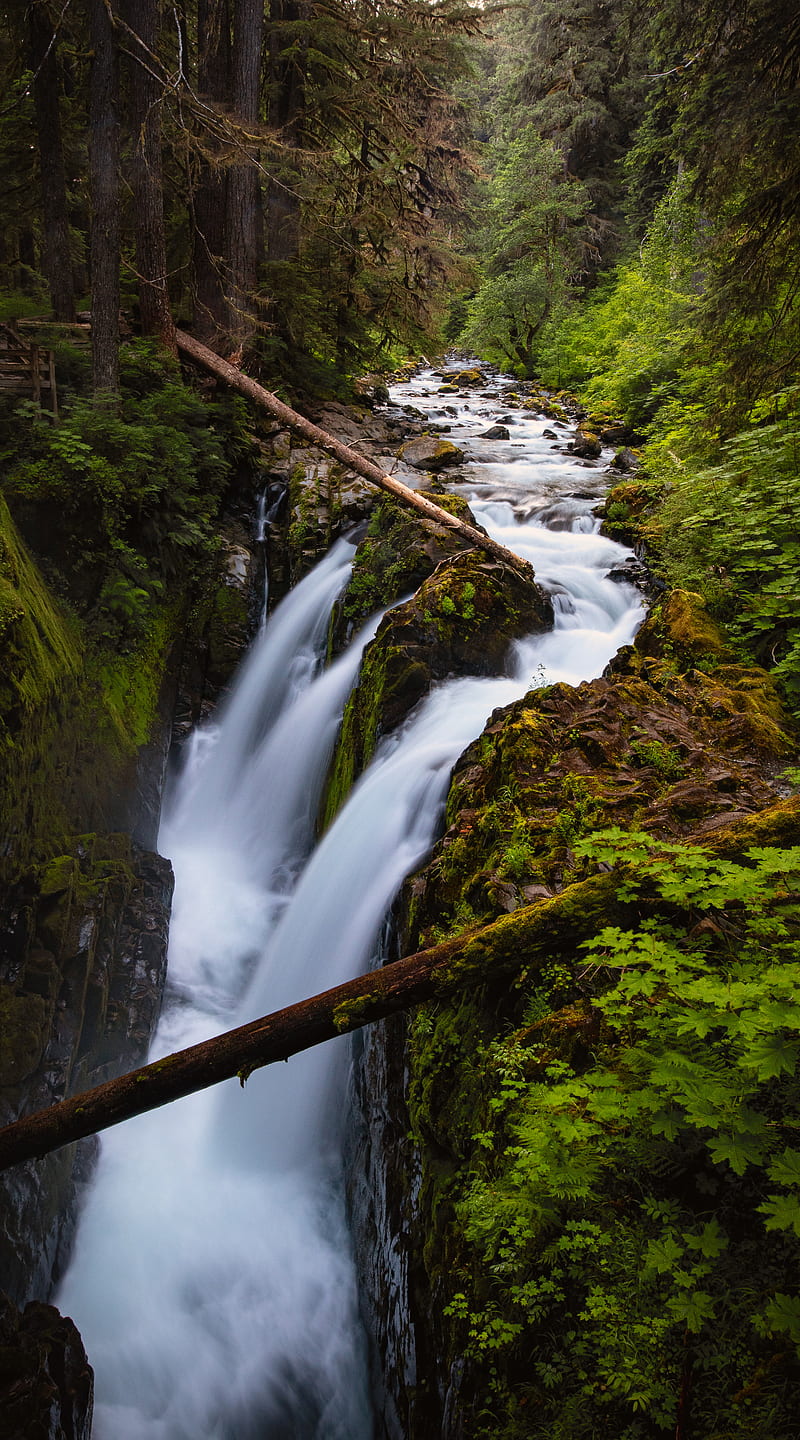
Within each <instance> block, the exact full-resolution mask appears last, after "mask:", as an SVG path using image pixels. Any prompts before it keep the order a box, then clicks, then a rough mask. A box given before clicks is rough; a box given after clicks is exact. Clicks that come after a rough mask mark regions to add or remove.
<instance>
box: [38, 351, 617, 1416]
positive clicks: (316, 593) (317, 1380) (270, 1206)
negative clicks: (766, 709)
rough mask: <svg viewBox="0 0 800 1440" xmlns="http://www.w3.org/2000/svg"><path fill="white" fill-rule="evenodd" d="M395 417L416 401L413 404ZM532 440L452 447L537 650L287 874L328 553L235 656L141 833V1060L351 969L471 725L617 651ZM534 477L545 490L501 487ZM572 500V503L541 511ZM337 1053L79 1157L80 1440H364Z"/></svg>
mask: <svg viewBox="0 0 800 1440" xmlns="http://www.w3.org/2000/svg"><path fill="white" fill-rule="evenodd" d="M423 382H424V377H423V381H421V382H416V383H417V386H418V387H419V385H420V384H421V383H423ZM405 395H408V396H410V398H412V399H413V400H414V403H415V404H419V403H420V401H419V396H418V391H417V390H414V388H413V386H408V387H404V396H405ZM480 423H481V410H480V407H478V406H476V407H474V408H473V410H472V411H471V412H470V413H469V414H468V413H467V407H466V406H464V407H461V408H460V410H459V411H458V414H457V420H456V425H455V426H454V427H453V428H454V429H460V430H462V431H464V432H465V434H466V436H467V437H469V431H470V427H472V428H474V427H476V426H479V425H480ZM483 423H485V421H484V422H483ZM543 423H544V422H541V421H540V420H536V418H535V417H527V416H526V417H525V418H524V420H521V421H520V422H519V426H518V429H517V430H516V431H515V434H516V435H518V436H519V443H520V444H521V445H522V447H523V450H524V462H523V464H522V465H520V463H519V462H518V461H509V462H508V463H506V464H505V465H504V466H501V465H500V464H499V462H497V461H495V460H486V459H485V457H484V458H483V459H482V458H481V453H480V443H481V442H478V441H475V443H474V453H475V454H476V468H475V472H474V474H473V476H472V478H471V479H469V480H468V482H467V489H468V493H470V494H471V496H472V503H473V508H474V510H475V513H476V515H477V517H478V519H479V520H480V521H481V523H482V524H484V525H485V526H486V528H487V530H489V532H490V534H492V535H493V536H494V537H495V538H497V539H500V540H502V542H503V543H504V544H506V545H508V546H510V548H513V549H515V550H517V551H518V552H519V553H521V554H523V555H525V557H526V558H528V559H530V560H531V561H532V563H533V564H534V567H535V569H536V570H537V574H538V576H539V578H540V580H541V581H542V583H544V584H546V585H547V586H548V587H549V588H551V589H552V590H553V592H554V597H555V602H556V603H555V608H556V628H555V630H554V631H553V632H552V633H551V634H548V635H544V636H537V637H535V638H532V639H528V640H526V641H523V642H520V643H519V644H518V645H517V646H516V648H515V652H514V656H513V664H512V667H511V668H512V673H511V674H510V675H507V676H503V677H501V678H498V679H490V680H485V679H482V680H477V679H460V680H455V681H451V682H448V683H447V684H445V685H442V686H440V687H438V688H437V689H436V690H435V691H434V692H433V693H432V694H431V696H430V697H429V698H428V699H427V700H426V701H424V702H423V703H422V704H421V705H420V706H419V707H418V708H417V710H416V711H415V712H414V713H413V714H412V715H411V716H410V717H409V719H408V720H407V722H406V723H405V725H404V726H402V727H401V728H400V730H399V731H398V732H396V733H395V734H394V735H392V736H390V737H388V738H387V739H386V740H385V741H384V742H383V743H382V744H381V745H380V746H379V748H378V750H377V753H376V755H375V757H374V759H373V762H372V764H371V765H370V767H369V769H368V770H367V772H366V773H365V774H364V775H363V776H362V777H361V779H360V780H359V782H358V783H357V785H356V786H355V787H354V789H353V792H352V794H351V796H350V797H349V799H348V801H347V803H346V804H345V805H344V807H343V808H342V810H341V812H340V814H339V815H338V817H337V819H336V821H335V822H334V824H333V825H332V826H331V828H330V829H329V831H328V832H327V834H326V835H325V837H324V838H323V840H322V841H321V842H320V844H319V845H318V846H317V848H316V850H314V851H313V853H311V854H310V858H309V851H310V850H311V845H312V834H313V817H314V814H315V811H316V808H317V803H318V798H319V792H320V789H321V786H322V783H323V780H324V774H325V769H326V766H327V763H328V758H329V755H330V751H331V747H332V744H333V740H334V735H335V731H336V727H337V724H338V721H339V717H340V715H341V711H342V707H343V705H344V701H345V698H346V694H347V691H348V688H349V686H350V685H351V683H352V681H353V679H354V677H355V674H356V671H357V667H358V663H359V659H360V655H361V651H362V649H363V646H364V644H365V643H366V641H367V639H368V637H369V634H370V633H371V630H370V628H368V629H367V631H365V632H364V633H362V634H361V635H360V636H359V637H358V638H357V640H356V641H355V642H354V644H353V645H352V646H351V647H350V649H349V650H348V652H347V653H346V655H344V656H343V657H342V658H341V660H339V661H338V662H337V663H336V664H335V665H334V666H332V667H330V669H328V670H326V671H320V650H321V646H322V643H323V638H324V634H325V629H326V625H327V616H328V612H329V609H330V606H331V604H332V602H333V600H334V598H335V596H336V595H337V594H338V593H339V591H340V589H341V587H342V585H343V583H344V581H345V579H346V576H347V573H348V569H349V560H350V556H351V554H352V547H351V546H347V545H346V544H344V543H340V545H339V546H337V547H335V548H334V550H333V551H332V552H331V554H330V555H329V556H328V557H327V558H326V559H325V560H324V561H323V562H322V564H321V565H320V566H318V567H317V569H316V570H315V571H314V572H313V574H312V575H311V576H309V577H308V578H307V579H306V580H305V581H303V583H302V584H301V585H300V586H299V587H298V588H297V589H296V590H295V591H294V592H293V593H292V595H290V596H289V597H288V598H287V600H286V601H285V602H284V603H283V605H282V606H281V607H280V608H279V610H278V611H277V612H276V613H275V616H274V617H273V618H272V619H271V620H270V622H269V624H268V625H267V627H266V629H265V631H264V632H263V633H262V635H261V636H260V637H259V639H258V640H257V642H256V643H255V645H254V647H253V651H252V653H251V655H250V657H249V659H248V661H247V662H246V664H245V666H244V667H243V670H242V673H241V675H240V677H239V679H238V682H237V685H236V688H235V691H234V693H233V694H232V696H231V699H230V701H229V703H228V705H227V707H226V708H225V710H224V711H223V712H222V713H221V714H220V716H219V720H218V723H217V724H216V725H215V726H214V728H213V730H212V731H210V732H209V733H206V734H204V735H203V736H202V737H201V738H200V740H199V742H198V743H197V744H196V745H195V747H194V748H193V751H192V754H191V755H190V758H189V762H188V763H187V765H186V767H185V770H184V773H183V775H182V776H181V779H180V782H179V784H178V785H177V787H176V789H175V792H174V794H173V797H172V801H171V804H170V807H169V813H168V814H167V816H166V817H165V821H164V826H163V831H162V838H161V845H162V848H163V849H164V851H165V853H166V854H168V855H170V857H171V858H172V860H173V864H174V866H175V871H176V898H175V907H174V916H173V925H172V937H171V944H170V981H169V996H168V1002H167V1004H166V1005H165V1011H164V1017H163V1020H162V1023H161V1026H160V1027H159V1032H158V1036H157V1039H156V1044H155V1050H154V1055H153V1058H157V1057H158V1056H159V1055H161V1054H165V1053H168V1052H169V1051H171V1050H174V1049H177V1048H179V1047H181V1046H183V1045H187V1044H191V1043H192V1042H193V1041H195V1040H198V1039H200V1038H203V1037H204V1036H208V1035H209V1034H212V1033H218V1032H219V1031H220V1030H221V1029H225V1028H228V1027H229V1026H230V1025H233V1024H237V1023H241V1022H243V1021H245V1020H247V1019H250V1018H252V1017H253V1016H255V1015H258V1014H262V1013H265V1012H267V1011H269V1010H273V1009H276V1008H279V1007H280V1006H282V1005H285V1004H289V1003H291V1002H292V1001H294V1000H299V999H302V998H304V997H305V996H307V995H311V994H313V993H315V992H316V991H319V990H322V989H325V988H327V987H329V986H332V985H334V984H336V983H338V982H340V981H342V980H344V979H347V978H349V977H350V976H351V975H354V974H357V973H358V972H359V971H362V970H364V969H366V968H368V967H369V965H370V964H371V963H373V961H374V960H375V959H376V958H377V954H376V952H377V947H378V937H379V933H380V930H381V925H382V921H383V918H384V916H385V913H386V910H387V908H388V906H389V905H390V904H391V901H392V899H393V897H394V895H395V893H396V891H397V889H398V887H399V885H400V884H401V883H402V881H403V879H404V877H405V876H406V875H407V874H408V873H409V872H410V871H412V870H413V869H414V868H415V867H416V866H417V865H418V864H419V863H420V861H421V860H422V859H423V857H424V855H425V854H426V852H427V851H428V849H429V848H430V845H431V843H432V840H433V838H434V836H435V833H436V828H437V825H438V823H439V820H440V817H441V812H442V806H443V802H444V797H445V794H446V789H447V784H448V778H449V774H450V770H451V767H452V765H453V763H454V761H455V759H456V758H457V756H458V755H459V754H460V753H461V751H462V750H463V749H464V748H465V746H466V745H467V744H468V743H469V741H471V740H472V739H473V738H474V737H475V736H476V735H477V734H479V733H480V730H481V728H482V726H483V724H484V721H485V719H486V717H487V716H488V715H489V714H490V713H491V711H492V710H493V709H494V708H495V707H496V706H497V705H503V704H507V703H509V702H510V701H512V700H513V699H515V698H517V697H518V696H520V695H522V694H524V693H525V691H526V690H527V689H528V688H530V686H531V685H532V684H533V685H536V684H541V683H549V682H550V681H552V680H564V681H566V682H568V683H571V684H576V683H579V682H580V681H581V680H584V679H588V678H591V677H592V676H594V675H596V674H598V673H599V671H600V670H602V668H603V667H604V665H605V664H606V663H607V661H608V659H610V657H611V656H612V655H613V654H614V652H615V651H616V650H617V649H618V648H619V646H620V645H621V644H624V643H626V642H628V641H629V640H630V639H631V638H632V636H633V634H634V633H635V629H636V626H637V624H638V622H639V620H640V618H641V613H642V606H641V600H640V597H639V596H638V595H637V594H636V592H635V591H634V590H633V589H632V588H631V587H630V586H627V585H619V584H615V583H614V582H612V581H611V580H609V579H608V578H606V577H607V572H608V571H609V570H610V569H612V568H613V567H614V566H618V565H619V563H620V560H621V559H623V558H624V557H625V555H626V554H627V552H625V551H624V550H623V549H622V547H620V546H618V545H616V544H614V543H613V542H611V541H609V540H605V539H604V538H603V537H601V536H600V535H599V534H597V533H596V531H597V526H596V523H595V522H594V520H593V519H592V518H591V513H590V512H591V502H589V503H588V507H587V501H586V499H585V497H584V496H583V488H585V486H586V485H587V484H588V483H590V482H589V479H588V477H587V475H586V474H585V473H582V472H581V471H579V469H578V467H577V465H576V462H574V461H569V460H566V461H565V460H563V459H562V460H560V461H558V462H556V461H555V460H554V459H553V458H552V457H551V456H549V455H548V457H547V459H546V460H545V459H544V449H543V446H542V443H541V430H542V428H543ZM537 426H538V429H537ZM537 456H541V457H542V463H543V464H544V466H545V471H546V473H544V474H542V473H541V471H538V472H537V477H538V478H537V480H536V483H535V484H534V485H533V486H531V482H530V481H529V480H528V481H525V483H524V484H523V485H522V486H521V487H519V486H518V485H517V478H516V477H517V474H518V472H519V471H520V470H525V471H527V470H528V469H530V468H532V467H534V466H535V461H536V457H537ZM520 459H521V460H522V459H523V457H520ZM501 470H502V475H500V474H499V473H497V474H496V473H495V472H500V471H501ZM487 472H492V473H491V475H489V478H488V479H487ZM579 480H580V483H581V487H582V489H581V494H578V495H577V496H570V495H569V494H567V496H566V497H564V494H563V492H564V491H565V490H567V491H568V490H569V489H570V487H571V488H573V489H574V488H576V486H577V483H578V481H579ZM526 487H527V488H526ZM559 495H560V496H561V497H562V498H561V499H560V500H559V505H558V511H557V516H556V517H555V518H556V523H557V526H558V528H556V529H553V528H550V527H548V525H547V523H546V521H547V519H548V515H547V510H548V506H550V507H552V505H553V504H554V502H555V498H556V497H557V496H559ZM520 501H522V502H523V503H522V505H520ZM543 520H544V522H545V523H543ZM587 521H588V523H587ZM372 629H374V624H373V626H372ZM348 1053H349V1050H348V1041H347V1039H346V1038H343V1039H342V1040H336V1041H333V1042H331V1043H329V1044H327V1045H325V1046H319V1047H316V1048H315V1049H314V1050H312V1051H309V1052H306V1053H305V1054H303V1055H299V1056H295V1057H293V1058H292V1059H291V1060H290V1061H289V1062H288V1064H286V1065H280V1066H271V1067H269V1068H268V1069H267V1070H261V1071H257V1072H256V1073H255V1074H254V1075H252V1076H251V1078H250V1079H249V1080H248V1082H247V1085H246V1087H245V1088H244V1090H242V1089H241V1088H240V1087H239V1086H238V1084H236V1083H235V1082H229V1083H228V1084H226V1085H224V1086H221V1087H218V1088H217V1090H215V1091H213V1092H209V1093H207V1094H204V1095H197V1096H193V1097H190V1098H189V1099H187V1100H184V1101H181V1102H179V1103H177V1104H175V1105H173V1106H170V1107H167V1108H165V1109H164V1110H162V1111H159V1112H156V1113H155V1114H153V1115H149V1116H143V1117H140V1118H139V1119H138V1120H134V1121H130V1122H128V1123H127V1124H126V1125H125V1126H122V1127H119V1128H118V1129H117V1130H116V1131H111V1132H110V1133H109V1134H108V1136H107V1137H106V1138H105V1139H104V1141H103V1149H102V1160H101V1164H100V1167H99V1173H98V1176H97V1179H96V1182H95V1184H94V1186H93V1189H92V1193H91V1196H90V1198H89V1201H88V1203H87V1207H86V1211H85V1214H84V1218H83V1221H82V1224H81V1227H80V1232H79V1237H78V1242H77V1246H76V1253H75V1258H74V1262H73V1264H72V1267H71V1269H70V1271H69V1273H68V1275H67V1277H66V1279H65V1282H64V1284H63V1286H62V1290H61V1293H60V1295H59V1297H58V1303H59V1305H60V1306H61V1308H62V1309H64V1310H66V1311H67V1312H68V1313H70V1314H72V1315H73V1317H74V1318H75V1320H76V1322H77V1323H78V1325H79V1327H80V1329H81V1331H82V1334H83V1337H84V1340H85V1342H86V1345H87V1349H88V1351H89V1354H90V1357H91V1360H92V1363H93V1364H94V1366H95V1368H96V1373H97V1397H98V1403H97V1409H96V1417H97V1418H96V1428H95V1432H94V1433H95V1440H369V1437H370V1435H371V1434H372V1419H371V1415H370V1408H369V1401H368V1395H367V1382H366V1358H365V1342H364V1337H363V1335H362V1333H361V1329H360V1325H359V1320H358V1302H357V1295H356V1290H355V1281H354V1269H353V1265H352V1257H351V1255H350V1250H349V1241H348V1236H347V1228H346V1224H345V1216H344V1205H343V1200H342V1192H341V1177H340V1158H339V1157H340V1146H339V1140H340V1124H341V1119H342V1115H341V1112H342V1108H343V1101H342V1097H343V1094H344V1076H343V1072H344V1069H345V1067H346V1065H347V1057H348Z"/></svg>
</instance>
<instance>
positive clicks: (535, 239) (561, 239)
mask: <svg viewBox="0 0 800 1440" xmlns="http://www.w3.org/2000/svg"><path fill="white" fill-rule="evenodd" d="M587 206H588V196H587V194H586V192H585V191H584V190H583V187H582V186H581V185H580V184H579V183H578V182H577V181H570V180H569V179H568V178H566V177H565V176H564V172H563V164H562V161H561V157H560V156H559V154H558V152H557V150H556V149H555V148H554V146H553V145H552V144H550V143H549V142H547V141H543V140H541V139H540V138H539V137H538V136H537V134H536V132H535V130H534V129H533V127H532V126H527V127H526V128H525V129H524V130H523V131H522V132H521V133H520V134H519V135H517V136H516V138H515V139H513V140H512V141H510V142H509V143H508V144H507V145H502V146H500V147H499V155H498V159H497V162H496V166H495V168H494V174H493V178H492V182H491V186H490V188H489V191H488V197H487V201H486V224H485V227H484V228H483V229H482V230H481V232H480V233H479V235H478V237H477V245H478V249H479V251H480V253H481V254H482V257H483V268H484V273H485V278H484V280H483V282H482V284H481V286H480V288H479V290H478V292H477V294H476V295H475V297H474V299H473V300H471V301H470V302H469V305H468V307H467V314H468V318H467V323H466V325H465V327H464V330H463V331H462V334H461V336H460V341H459V343H460V344H462V345H465V346H468V347H470V348H474V349H475V350H476V351H477V352H478V354H480V355H483V356H484V357H485V358H486V359H488V360H494V361H496V362H498V363H500V364H504V365H507V366H510V367H511V368H512V370H513V371H514V372H515V373H517V374H519V375H523V376H531V375H533V374H534V371H535V366H536V361H537V356H538V350H539V337H540V335H541V331H542V327H543V326H544V324H545V322H546V320H547V318H548V316H549V315H550V313H551V310H552V308H553V305H554V304H556V303H558V301H559V300H560V298H561V297H562V296H563V294H564V293H565V290H566V287H567V282H568V280H569V276H570V274H571V273H572V272H573V271H575V270H576V269H577V268H578V267H579V264H580V254H581V241H580V234H579V231H578V230H577V228H576V225H577V222H579V221H580V219H581V217H582V216H583V215H584V213H585V211H586V208H587Z"/></svg>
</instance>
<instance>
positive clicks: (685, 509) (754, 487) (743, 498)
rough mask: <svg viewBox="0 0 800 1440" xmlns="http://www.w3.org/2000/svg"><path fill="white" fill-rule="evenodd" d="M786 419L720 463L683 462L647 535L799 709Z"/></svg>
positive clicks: (798, 493) (798, 567)
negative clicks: (769, 670) (771, 674)
mask: <svg viewBox="0 0 800 1440" xmlns="http://www.w3.org/2000/svg"><path fill="white" fill-rule="evenodd" d="M796 400H797V393H796V391H793V392H789V393H785V394H784V395H783V397H782V399H781V400H780V401H778V397H775V398H774V401H773V403H780V404H781V406H782V408H784V409H785V411H786V412H787V413H786V415H785V418H782V419H779V420H776V421H773V422H772V423H771V424H760V425H755V426H753V427H751V428H749V429H747V430H744V431H742V432H740V433H739V434H737V435H734V436H732V437H731V439H730V440H728V441H727V443H726V445H725V446H724V449H723V451H722V456H721V459H720V460H719V462H718V463H717V464H715V465H709V466H704V467H702V468H700V467H698V466H697V465H696V464H694V465H692V464H686V465H685V466H683V467H682V468H680V469H679V470H676V471H675V472H674V479H673V484H672V487H671V490H670V493H669V494H668V495H667V496H666V498H665V500H664V502H663V505H662V507H661V509H660V512H659V514H658V515H657V517H656V518H655V520H654V521H653V522H651V525H650V527H649V528H650V533H651V537H652V539H653V541H654V542H655V544H656V546H657V548H658V551H659V554H660V555H661V556H662V557H663V558H664V561H665V562H666V564H667V565H668V567H669V569H670V573H671V575H672V577H674V578H675V579H677V580H678V581H679V582H680V583H685V584H687V585H688V586H690V587H691V588H693V589H699V590H700V591H701V593H703V594H705V596H706V597H707V599H708V601H709V603H710V605H711V608H712V610H713V612H714V613H715V614H716V615H717V616H718V617H719V618H720V619H723V620H724V621H725V622H726V625H727V627H728V630H729V632H730V633H731V634H732V635H733V636H734V637H736V638H738V639H739V641H740V643H741V644H742V645H743V646H744V647H745V649H746V651H747V652H749V653H750V654H752V655H754V656H755V658H756V659H757V660H758V661H759V662H760V663H761V664H765V665H767V666H770V667H774V673H775V674H776V676H777V677H778V679H779V680H780V682H781V684H782V685H783V688H784V691H785V693H786V695H787V697H788V698H789V700H790V702H791V703H792V704H793V705H794V706H795V708H797V707H798V706H800V538H798V523H797V517H798V513H800V424H798V421H797V416H796V408H795V407H796Z"/></svg>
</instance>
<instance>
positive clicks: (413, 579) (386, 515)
mask: <svg viewBox="0 0 800 1440" xmlns="http://www.w3.org/2000/svg"><path fill="white" fill-rule="evenodd" d="M420 493H421V494H423V495H425V496H427V498H428V499H431V500H435V502H436V504H437V505H439V506H440V507H441V509H443V510H447V511H448V512H449V513H450V514H451V515H457V516H458V518H459V519H460V520H465V521H466V522H467V523H468V524H470V525H475V523H476V522H475V518H474V516H473V514H472V512H471V510H470V508H469V505H468V504H467V502H466V500H465V499H464V498H463V496H461V495H447V494H444V495H432V494H430V492H427V491H424V490H423V491H421V492H420ZM463 546H464V542H463V540H462V539H461V538H460V536H458V535H456V534H455V532H454V531H453V530H448V528H447V526H446V525H440V524H439V523H437V521H435V520H429V519H428V518H427V516H425V515H421V514H418V513H417V512H416V511H415V512H413V513H412V512H411V511H410V510H409V508H408V506H407V505H403V504H402V503H401V502H400V501H399V500H395V499H394V498H393V497H392V496H389V495H384V496H382V497H381V498H380V500H379V501H378V503H377V504H376V506H375V509H374V510H373V512H372V517H371V519H370V522H369V527H368V530H367V533H366V535H365V537H364V539H363V540H362V541H361V543H360V545H359V547H358V549H357V550H356V554H355V558H354V561H353V573H352V576H351V579H350V583H349V584H348V587H347V590H346V592H345V596H344V599H343V602H342V604H341V606H340V608H339V610H338V612H337V615H336V618H335V623H334V630H333V646H334V649H335V650H337V651H338V650H340V649H342V648H343V647H344V645H345V644H347V642H348V641H349V640H350V638H351V636H352V634H353V632H354V630H356V629H357V628H358V626H359V625H361V624H362V623H363V621H365V620H366V619H367V618H368V617H369V616H370V615H374V613H375V611H376V610H382V609H385V608H386V606H387V605H392V604H394V602H395V601H397V600H400V599H401V598H402V597H404V596H407V595H410V594H411V593H412V592H413V591H415V590H416V589H417V588H418V587H419V586H420V585H421V584H422V582H423V580H426V579H427V578H428V576H430V575H432V574H433V571H434V570H435V569H436V566H437V565H438V564H440V562H441V561H442V560H445V559H446V558H447V557H448V556H451V555H456V554H458V553H459V552H460V551H461V550H463Z"/></svg>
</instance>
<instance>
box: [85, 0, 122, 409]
mask: <svg viewBox="0 0 800 1440" xmlns="http://www.w3.org/2000/svg"><path fill="white" fill-rule="evenodd" d="M89 22H90V28H91V42H92V69H91V80H90V99H89V175H90V185H91V194H92V228H91V266H92V383H93V386H94V390H95V394H102V393H104V392H106V393H109V394H112V395H116V394H117V393H118V392H119V252H120V218H119V115H118V106H119V65H118V59H117V49H116V40H115V37H114V31H113V26H112V19H111V14H110V11H109V10H108V9H107V8H106V5H105V3H104V0H89Z"/></svg>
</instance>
